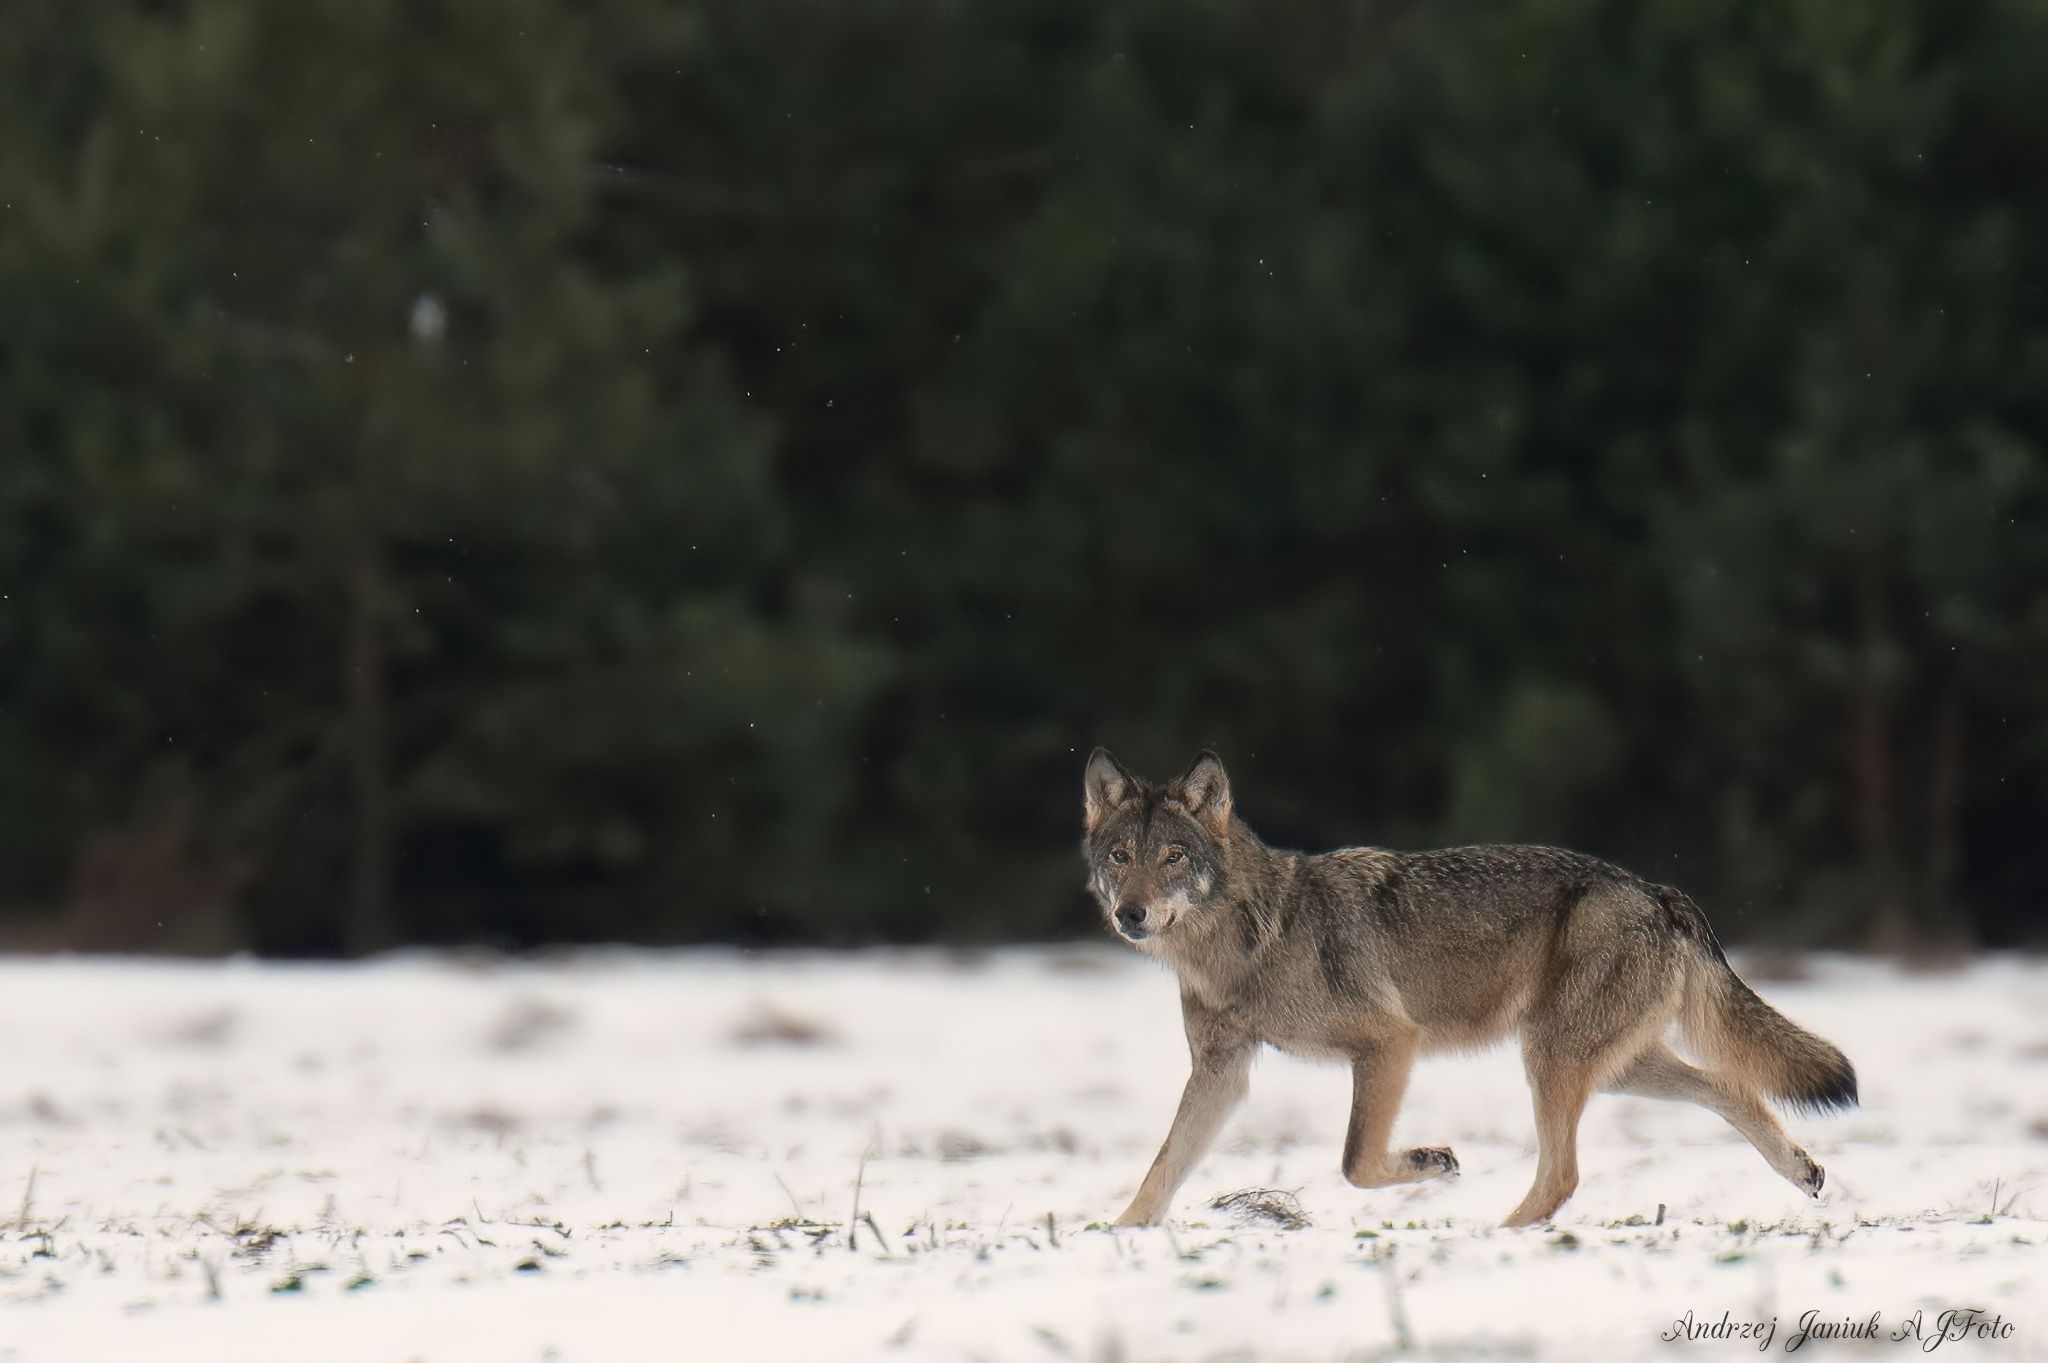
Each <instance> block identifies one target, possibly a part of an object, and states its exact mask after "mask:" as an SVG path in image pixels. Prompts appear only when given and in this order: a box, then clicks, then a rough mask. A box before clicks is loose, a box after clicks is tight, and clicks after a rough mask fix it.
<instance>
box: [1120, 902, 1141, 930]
mask: <svg viewBox="0 0 2048 1363" xmlns="http://www.w3.org/2000/svg"><path fill="white" fill-rule="evenodd" d="M1144 921H1145V906H1144V905H1142V904H1119V905H1117V906H1116V925H1117V926H1118V927H1120V928H1135V927H1137V926H1138V925H1139V924H1140V923H1143V922H1144Z"/></svg>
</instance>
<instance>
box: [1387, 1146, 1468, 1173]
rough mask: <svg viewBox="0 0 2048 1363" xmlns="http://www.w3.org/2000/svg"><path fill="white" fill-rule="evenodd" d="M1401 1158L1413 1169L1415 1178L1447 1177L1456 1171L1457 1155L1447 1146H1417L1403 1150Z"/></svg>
mask: <svg viewBox="0 0 2048 1363" xmlns="http://www.w3.org/2000/svg"><path fill="white" fill-rule="evenodd" d="M1401 1158H1402V1159H1403V1160H1404V1161H1406V1163H1407V1165H1408V1167H1409V1168H1410V1169H1413V1170H1414V1171H1415V1176H1416V1177H1417V1178H1448V1177H1449V1176H1450V1175H1452V1174H1455V1173H1457V1172H1458V1157H1457V1156H1456V1155H1454V1154H1452V1153H1451V1151H1450V1147H1448V1146H1443V1145H1424V1146H1418V1147H1417V1148H1415V1149H1413V1150H1403V1151H1402V1152H1401Z"/></svg>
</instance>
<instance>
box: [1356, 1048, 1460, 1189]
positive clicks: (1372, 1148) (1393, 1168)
mask: <svg viewBox="0 0 2048 1363" xmlns="http://www.w3.org/2000/svg"><path fill="white" fill-rule="evenodd" d="M1415 1047H1416V1034H1415V1033H1414V1032H1404V1033H1401V1034H1399V1035H1397V1036H1395V1037H1393V1038H1391V1039H1388V1040H1385V1041H1381V1042H1378V1043H1376V1044H1374V1045H1372V1046H1370V1047H1367V1048H1364V1049H1362V1050H1360V1051H1359V1052H1357V1053H1356V1054H1355V1055H1354V1056H1353V1057H1352V1060H1351V1125H1350V1127H1349V1128H1348V1129H1347V1130H1346V1131H1345V1133H1344V1177H1345V1179H1346V1180H1347V1181H1349V1182H1350V1184H1351V1185H1352V1186H1353V1187H1355V1188H1385V1187H1389V1186H1391V1185H1393V1184H1396V1183H1419V1182H1421V1181H1422V1180H1423V1179H1427V1178H1442V1177H1444V1176H1445V1175H1447V1174H1455V1173H1457V1172H1458V1157H1457V1156H1456V1155H1453V1154H1452V1153H1451V1152H1450V1151H1449V1150H1448V1149H1445V1148H1444V1147H1442V1146H1427V1147H1423V1148H1421V1149H1416V1150H1403V1151H1400V1152H1399V1153H1398V1154H1396V1153H1393V1152H1390V1151H1389V1150H1388V1149H1387V1141H1388V1138H1389V1137H1391V1136H1392V1135H1393V1133H1394V1114H1395V1113H1396V1112H1398V1111H1399V1110H1400V1108H1401V1095H1402V1093H1403V1092H1405V1091H1406V1090H1407V1088H1408V1071H1409V1069H1410V1068H1411V1067H1413V1065H1414V1064H1415Z"/></svg>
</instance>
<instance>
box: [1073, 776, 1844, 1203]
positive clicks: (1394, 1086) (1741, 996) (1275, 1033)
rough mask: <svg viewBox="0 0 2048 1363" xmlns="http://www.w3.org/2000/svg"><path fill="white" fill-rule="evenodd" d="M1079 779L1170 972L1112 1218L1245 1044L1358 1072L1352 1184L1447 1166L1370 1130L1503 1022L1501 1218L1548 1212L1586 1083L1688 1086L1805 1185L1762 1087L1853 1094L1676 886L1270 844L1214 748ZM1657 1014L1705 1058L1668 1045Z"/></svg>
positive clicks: (1230, 1103)
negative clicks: (1512, 1047)
mask: <svg viewBox="0 0 2048 1363" xmlns="http://www.w3.org/2000/svg"><path fill="white" fill-rule="evenodd" d="M1083 797H1084V816H1085V822H1086V835H1085V837H1084V839H1083V844H1082V847H1083V852H1084V855H1085V856H1086V858H1087V863H1088V888H1089V891H1090V892H1091V893H1092V894H1093V895H1094V897H1095V900H1096V902H1097V903H1098V904H1100V905H1101V907H1102V911H1103V914H1104V916H1105V917H1106V918H1107V919H1108V921H1109V924H1110V926H1111V927H1112V928H1113V929H1114V930H1115V931H1116V933H1117V934H1118V935H1119V936H1121V937H1122V938H1123V939H1124V940H1125V941H1127V942H1129V943H1131V944H1132V945H1133V946H1135V947H1137V949H1138V950H1140V951H1142V952H1144V953H1146V954H1147V955H1150V956H1153V957H1156V958H1158V959H1159V960H1161V961H1163V962H1165V963H1166V964H1168V965H1170V966H1171V967H1172V968H1173V970H1174V972H1175V973H1176V974H1177V975H1178V977H1179V980H1180V989H1181V1014H1182V1019H1183V1021H1184V1022H1185V1024H1186V1027H1187V1038H1188V1049H1189V1052H1190V1055H1191V1058H1192V1066H1191V1071H1190V1073H1189V1075H1188V1082H1187V1088H1186V1090H1185V1091H1184V1092H1183V1093H1182V1095H1181V1100H1180V1107H1179V1110H1178V1111H1177V1112H1176V1113H1175V1114H1174V1118H1173V1125H1172V1127H1171V1129H1169V1130H1168V1132H1167V1135H1166V1141H1165V1143H1164V1144H1163V1145H1161V1146H1160V1148H1159V1155H1158V1158H1156V1159H1154V1160H1153V1161H1152V1166H1151V1168H1150V1170H1148V1171H1147V1173H1146V1174H1145V1178H1144V1181H1143V1183H1141V1184H1140V1185H1139V1188H1138V1192H1137V1195H1136V1196H1135V1197H1133V1198H1132V1199H1131V1203H1130V1206H1129V1207H1127V1208H1125V1210H1124V1212H1123V1214H1122V1215H1121V1216H1119V1217H1118V1218H1117V1224H1118V1225H1127V1226H1128V1225H1151V1224H1154V1223H1156V1222H1158V1221H1159V1220H1160V1219H1161V1217H1163V1216H1164V1215H1165V1213H1166V1210H1167V1206H1168V1204H1169V1203H1170V1202H1171V1200H1172V1198H1173V1195H1174V1192H1175V1190H1177V1189H1178V1188H1179V1187H1180V1185H1181V1183H1182V1181H1183V1180H1184V1179H1186V1177H1187V1176H1188V1172H1189V1171H1190V1170H1191V1169H1192V1168H1193V1167H1194V1164H1195V1162H1196V1161H1197V1160H1199V1159H1200V1158H1201V1157H1202V1154H1203V1153H1204V1152H1205V1151H1206V1150H1207V1148H1208V1146H1209V1144H1210V1142H1211V1141H1212V1140H1213V1139H1214V1138H1215V1135H1216V1132H1217V1130H1218V1129H1219V1128H1220V1127H1221V1126H1222V1124H1223V1121H1224V1119H1225V1118H1226V1117H1228V1116H1229V1114H1230V1112H1231V1111H1232V1109H1233V1108H1235V1107H1236V1106H1237V1104H1238V1102H1239V1101H1240V1100H1241V1099H1242V1098H1243V1097H1244V1094H1245V1090H1246V1087H1247V1081H1248V1077H1249V1074H1250V1070H1251V1061H1252V1055H1253V1053H1254V1051H1255V1050H1256V1049H1257V1048H1258V1047H1259V1046H1260V1045H1262V1044H1263V1045H1269V1046H1273V1047H1276V1048H1278V1049H1279V1050H1282V1051H1286V1052H1290V1053H1292V1054H1295V1055H1302V1056H1310V1057H1319V1058H1331V1059H1337V1060H1341V1061H1344V1062H1346V1063H1348V1064H1349V1065H1350V1066H1351V1074H1352V1100H1351V1121H1350V1126H1349V1128H1348V1129H1347V1131H1346V1133H1345V1138H1344V1165H1343V1167H1344V1177H1345V1178H1346V1179H1347V1180H1349V1181H1350V1182H1351V1183H1352V1184H1353V1185H1354V1186H1356V1187H1360V1188H1384V1187H1388V1186H1391V1185H1394V1184H1400V1183H1412V1182H1417V1181H1420V1180H1422V1179H1430V1178H1440V1177H1444V1176H1446V1175H1450V1174H1455V1173H1456V1172H1457V1171H1458V1161H1457V1158H1456V1156H1454V1155H1453V1154H1452V1153H1451V1151H1450V1150H1449V1149H1448V1148H1445V1147H1441V1146H1426V1147H1423V1148H1420V1149H1414V1150H1400V1151H1390V1150H1389V1149H1388V1148H1387V1145H1388V1139H1389V1137H1390V1135H1391V1134H1392V1131H1393V1125H1394V1113H1395V1110H1396V1108H1398V1107H1399V1105H1400V1102H1401V1094H1402V1092H1403V1090H1404V1089H1405V1088H1406V1087H1407V1083H1408V1071H1409V1068H1410V1066H1411V1065H1412V1064H1413V1063H1414V1061H1415V1059H1416V1057H1417V1056H1419V1055H1426V1054H1428V1053H1430V1052H1432V1051H1442V1050H1447V1049H1465V1048H1472V1047H1478V1046H1484V1045H1487V1044H1489V1043H1492V1042H1495V1041H1498V1040H1501V1039H1502V1038H1505V1037H1507V1036H1509V1035H1518V1036H1519V1037H1520V1039H1521V1050H1522V1059H1523V1062H1524V1065H1525V1066H1526V1068H1527V1071H1528V1076H1529V1088H1530V1091H1531V1094H1532V1097H1533V1099H1534V1102H1535V1109H1536V1134H1537V1142H1538V1155H1537V1162H1536V1179H1535V1182H1534V1184H1533V1185H1532V1186H1531V1187H1530V1189H1529V1193H1528V1196H1526V1197H1524V1198H1523V1199H1522V1200H1521V1203H1520V1204H1519V1205H1518V1206H1516V1207H1515V1209H1514V1210H1513V1211H1511V1212H1510V1213H1508V1217H1507V1221H1506V1223H1505V1224H1507V1225H1509V1226H1527V1225H1531V1224H1533V1223H1535V1222H1539V1221H1542V1220H1545V1219H1546V1218H1548V1217H1550V1216H1551V1215H1552V1214H1553V1213H1554V1212H1555V1211H1556V1210H1557V1209H1558V1208H1559V1207H1560V1206H1562V1205H1563V1204H1564V1201H1565V1199H1566V1198H1568V1197H1570V1196H1571V1195H1572V1193H1573V1191H1574V1190H1575V1189H1576V1188H1577V1187H1578V1183H1579V1160H1578V1128H1579V1117H1580V1114H1581V1113H1583V1112H1584V1110H1585V1107H1586V1101H1587V1100H1588V1099H1589V1098H1590V1097H1592V1095H1593V1094H1594V1093H1596V1092H1604V1093H1633V1094H1640V1095H1642V1096H1644V1097H1649V1098H1664V1099H1682V1100H1685V1101H1687V1102H1693V1103H1698V1104H1700V1105H1701V1106H1702V1107H1705V1108H1707V1109H1709V1110H1710V1111H1713V1112H1717V1113H1719V1114H1720V1115H1721V1116H1722V1117H1724V1118H1726V1119H1727V1121H1728V1123H1729V1124H1730V1125H1731V1126H1733V1127H1734V1128H1735V1129H1736V1130H1737V1131H1739V1132H1741V1133H1742V1135H1743V1136H1745V1137H1747V1138H1748V1140H1749V1143H1750V1144H1751V1145H1754V1146H1755V1147H1756V1148H1757V1151H1758V1153H1760V1154H1761V1155H1762V1156H1763V1157H1764V1159H1765V1160H1766V1161H1767V1162H1768V1163H1769V1164H1770V1166H1771V1167H1772V1168H1773V1169H1775V1170H1777V1171H1778V1173H1780V1174H1781V1175H1783V1176H1784V1177H1785V1178H1787V1179H1790V1180H1791V1181H1792V1183H1793V1184H1794V1185H1795V1186H1797V1187H1799V1188H1800V1189H1802V1190H1803V1191H1805V1192H1806V1193H1807V1194H1809V1195H1810V1196H1815V1197H1818V1195H1819V1193H1820V1188H1821V1182H1822V1179H1823V1178H1824V1177H1825V1175H1824V1173H1823V1171H1822V1169H1821V1167H1820V1165H1818V1164H1816V1163H1814V1161H1813V1159H1812V1158H1811V1157H1810V1156H1808V1154H1807V1153H1806V1151H1805V1150H1803V1149H1801V1148H1800V1147H1799V1146H1798V1145H1797V1144H1795V1143H1794V1142H1793V1140H1792V1139H1791V1137H1789V1136H1787V1135H1786V1134H1785V1130H1784V1128H1783V1127H1782V1126H1780V1125H1779V1124H1778V1120H1777V1118H1776V1117H1774V1116H1773V1115H1772V1114H1771V1112H1770V1110H1769V1109H1768V1108H1767V1107H1766V1106H1765V1105H1764V1099H1765V1098H1771V1099H1775V1100H1777V1101H1778V1102H1779V1103H1781V1104H1784V1105H1787V1106H1790V1107H1793V1108H1798V1109H1804V1110H1809V1111H1815V1112H1821V1111H1827V1110H1830V1109H1837V1108H1849V1107H1854V1106H1855V1105H1856V1072H1855V1070H1854V1069H1852V1068H1851V1067H1850V1064H1849V1061H1848V1059H1847V1058H1846V1057H1845V1056H1844V1055H1843V1054H1842V1052H1841V1051H1839V1050H1837V1049H1836V1048H1835V1047H1834V1046H1832V1045H1830V1044H1829V1043H1828V1042H1826V1041H1823V1040H1821V1038H1819V1037H1817V1036H1815V1035H1813V1034H1812V1033H1811V1032H1807V1031H1804V1030H1802V1029H1801V1028H1799V1027H1798V1026H1795V1025H1794V1024H1793V1023H1792V1022H1791V1021H1790V1020H1788V1019H1787V1018H1786V1017H1785V1016H1784V1015H1783V1014H1781V1013H1779V1012H1778V1011H1777V1010H1776V1009H1774V1008H1772V1007H1771V1006H1770V1005H1769V1004H1767V1003H1765V1002H1764V1001H1763V1000H1762V999H1760V998H1758V997H1757V995H1756V993H1755V992H1754V991H1753V990H1751V989H1750V987H1749V986H1748V985H1747V984H1745V983H1743V981H1742V979H1741V978H1740V977H1739V976H1737V975H1736V973H1735V971H1734V969H1733V968H1732V967H1731V966H1730V965H1729V964H1728V958H1727V956H1726V955H1724V954H1723V952H1722V950H1721V944H1720V943H1719V941H1717V940H1716V939H1715V937H1714V931H1713V929H1712V928H1711V927H1709V926H1708V924H1707V919H1706V915H1705V914H1704V913H1702V912H1701V911H1700V909H1699V906H1698V905H1696V904H1694V903H1693V902H1692V900H1690V899H1688V898H1687V897H1686V896H1685V895H1684V894H1683V893H1681V892H1680V891H1678V890H1674V889H1672V888H1670V887H1669V886H1665V885H1657V884H1653V883H1651V882H1649V881H1647V880H1644V879H1642V878H1641V877H1639V876H1635V875H1632V874H1630V873H1629V872H1627V871H1624V870H1622V869H1621V868H1620V867H1617V866H1613V865H1610V864H1608V863H1606V862H1604V861H1600V860H1598V859H1597V858H1594V857H1590V856H1585V855H1583V854H1581V853H1577V852H1568V851H1563V850H1561V849H1558V848H1554V847H1528V846H1507V845H1502V846H1481V847H1456V848H1449V849H1446V850H1442V851H1433V852H1391V851H1385V850H1383V849H1380V848H1376V847H1352V848H1345V849H1342V850H1339V851H1334V852H1323V853H1317V854H1305V853H1301V852H1288V851H1281V850H1279V849H1276V848H1271V847H1268V846H1266V845H1265V844H1264V843H1262V842H1260V841H1259V839H1258V837H1257V836H1255V835H1254V834H1253V833H1252V831H1251V829H1249V828H1247V827H1246V826H1245V824H1244V822H1243V821H1242V820H1241V819H1239V818H1238V817H1237V816H1236V814H1235V813H1234V812H1233V805H1232V800H1231V791H1230V778H1229V777H1228V775H1226V774H1225V772H1224V769H1223V763H1222V762H1221V761H1220V760H1219V759H1218V758H1217V757H1216V755H1215V754H1214V753H1210V752H1204V753H1203V754H1201V755H1200V756H1199V757H1197V758H1196V759H1195V761H1194V763H1193V764H1192V765H1191V766H1189V767H1188V769H1187V770H1186V771H1184V772H1182V773H1181V774H1180V775H1179V776H1177V777H1175V778H1174V779H1173V780H1172V781H1169V782H1167V783H1166V784H1164V785H1161V786H1152V785H1148V784H1146V783H1145V782H1144V781H1141V780H1139V779H1138V778H1137V777H1135V776H1133V775H1132V774H1131V773H1130V772H1129V771H1126V770H1125V769H1124V767H1123V766H1122V765H1121V764H1120V763H1118V762H1117V760H1116V759H1115V758H1114V757H1111V756H1110V755H1109V753H1108V752H1106V751H1105V750H1103V749H1101V748H1097V749H1096V750H1095V752H1094V753H1093V755H1091V756H1090V757H1089V759H1088V767H1087V771H1086V773H1085V775H1084V778H1083ZM1673 1030H1675V1031H1676V1033H1677V1035H1678V1037H1679V1038H1680V1040H1681V1041H1682V1042H1683V1044H1684V1045H1685V1046H1686V1048H1687V1049H1688V1050H1689V1051H1690V1052H1691V1053H1692V1054H1693V1055H1694V1056H1695V1058H1697V1059H1698V1060H1699V1061H1700V1062H1701V1063H1700V1064H1698V1065H1694V1064H1690V1063H1688V1062H1687V1061H1686V1060H1684V1059H1682V1058H1680V1056H1679V1055H1678V1053H1677V1052H1675V1051H1674V1050H1673V1049H1672V1048H1671V1046H1670V1045H1669V1043H1668V1042H1667V1039H1666V1034H1667V1032H1670V1031H1673Z"/></svg>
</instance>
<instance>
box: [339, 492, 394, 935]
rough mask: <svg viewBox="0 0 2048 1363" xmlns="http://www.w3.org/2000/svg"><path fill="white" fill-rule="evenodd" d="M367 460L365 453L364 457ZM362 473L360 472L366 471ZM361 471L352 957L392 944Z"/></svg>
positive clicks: (381, 659) (387, 776)
mask: <svg viewBox="0 0 2048 1363" xmlns="http://www.w3.org/2000/svg"><path fill="white" fill-rule="evenodd" d="M364 462H365V464H367V459H366V460H365V461H364ZM362 472H363V473H364V474H367V469H366V468H365V469H363V470H362ZM369 481H370V480H369V479H368V478H367V476H364V477H361V478H359V481H358V491H359V493H360V494H361V495H360V496H359V499H358V503H357V506H356V508H355V525H354V531H353V542H352V543H351V544H350V546H349V564H348V627H347V628H348V637H347V643H346V648H345V654H344V665H345V666H346V668H347V677H346V695H347V697H348V733H349V743H348V750H349V755H348V771H349V795H350V804H351V806H352V813H353V820H352V823H353V834H354V838H353V844H352V846H351V847H350V853H349V871H348V905H347V912H346V916H345V918H344V939H343V942H342V946H343V948H344V949H345V950H347V951H348V952H349V953H350V954H351V955H356V956H361V955H365V954H367V953H369V952H373V951H380V950H383V949H384V948H386V947H389V946H391V945H392V943H393V934H392V923H391V841H392V834H391V755H390V716H389V710H390V699H389V694H388V680H387V677H386V660H385V653H384V635H383V601H384V565H383V558H382V549H381V546H380V544H379V542H378V537H377V535H376V533H375V530H374V527H373V520H372V516H373V510H372V507H371V506H370V504H369V503H370V488H369Z"/></svg>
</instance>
